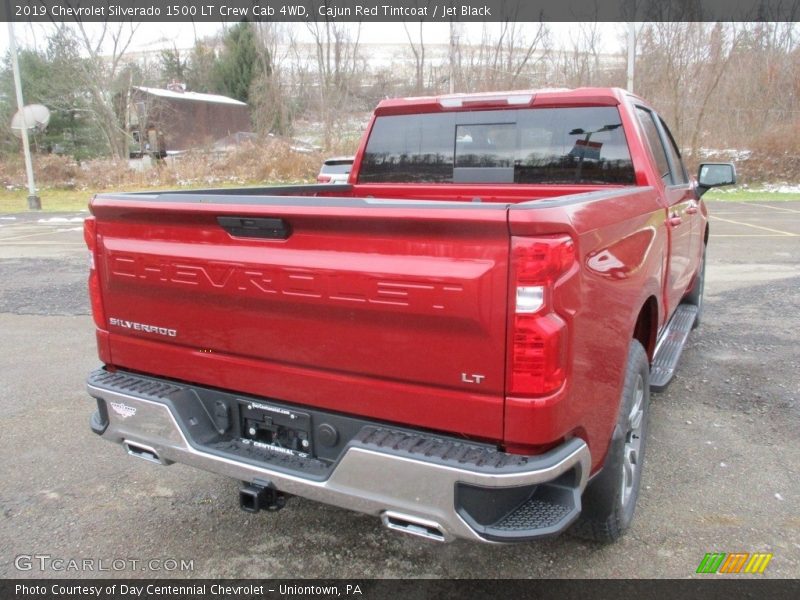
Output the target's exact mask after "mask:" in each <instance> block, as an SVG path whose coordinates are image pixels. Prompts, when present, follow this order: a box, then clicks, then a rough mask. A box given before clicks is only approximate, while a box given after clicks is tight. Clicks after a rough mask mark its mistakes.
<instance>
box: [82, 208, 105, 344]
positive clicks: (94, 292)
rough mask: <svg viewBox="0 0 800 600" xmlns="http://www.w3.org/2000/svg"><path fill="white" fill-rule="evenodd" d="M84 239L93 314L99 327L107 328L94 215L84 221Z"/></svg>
mask: <svg viewBox="0 0 800 600" xmlns="http://www.w3.org/2000/svg"><path fill="white" fill-rule="evenodd" d="M83 239H84V240H85V241H86V247H87V248H88V249H89V300H90V301H91V304H92V316H93V317H94V323H95V325H97V327H98V328H100V329H106V315H105V311H104V310H103V296H102V292H101V290H100V276H99V275H98V273H97V262H98V261H97V221H96V219H95V218H94V217H87V218H86V219H85V220H84V221H83Z"/></svg>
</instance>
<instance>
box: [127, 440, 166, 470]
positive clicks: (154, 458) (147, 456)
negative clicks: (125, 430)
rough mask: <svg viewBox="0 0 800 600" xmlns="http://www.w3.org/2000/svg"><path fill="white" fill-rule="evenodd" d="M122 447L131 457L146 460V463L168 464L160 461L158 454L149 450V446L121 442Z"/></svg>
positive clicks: (153, 450) (153, 449)
mask: <svg viewBox="0 0 800 600" xmlns="http://www.w3.org/2000/svg"><path fill="white" fill-rule="evenodd" d="M122 445H123V446H124V447H125V450H127V451H128V454H130V455H131V456H135V457H136V458H141V459H142V460H146V461H147V462H151V463H155V464H157V465H167V464H169V463H168V462H167V461H165V460H162V459H161V458H160V457H159V456H158V452H156V450H155V448H151V447H150V446H145V445H143V444H137V443H136V442H130V441H128V440H125V441H124V442H122Z"/></svg>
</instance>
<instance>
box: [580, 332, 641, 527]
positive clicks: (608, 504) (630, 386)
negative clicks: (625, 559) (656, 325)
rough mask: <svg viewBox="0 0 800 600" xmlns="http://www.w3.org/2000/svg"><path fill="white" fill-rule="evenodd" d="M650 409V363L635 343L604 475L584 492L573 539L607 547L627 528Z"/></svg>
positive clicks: (633, 503) (601, 473) (636, 492)
mask: <svg viewBox="0 0 800 600" xmlns="http://www.w3.org/2000/svg"><path fill="white" fill-rule="evenodd" d="M649 408H650V364H649V361H648V359H647V353H646V352H645V350H644V348H643V347H642V345H641V343H639V341H637V340H633V341H631V343H630V347H629V349H628V363H627V366H626V370H625V385H624V387H623V390H622V398H621V400H620V411H619V417H618V418H617V425H616V427H615V428H614V435H613V437H612V440H611V446H610V447H609V450H608V456H607V457H606V462H605V465H604V466H603V470H602V471H601V472H600V473H599V474H598V475H597V476H596V477H595V478H594V479H592V481H591V482H590V483H589V485H588V487H587V488H586V491H585V492H584V493H583V498H582V505H583V509H582V510H581V515H580V517H579V518H578V521H577V522H576V523H575V525H573V527H572V530H571V533H572V534H573V535H575V536H577V537H581V538H584V539H588V540H593V541H597V542H604V543H609V542H613V541H616V540H617V539H619V538H620V537H621V536H622V534H623V533H625V531H626V530H627V529H628V528H629V527H630V524H631V521H632V520H633V513H634V510H635V508H636V500H637V498H638V497H639V487H640V485H641V481H642V467H643V465H644V451H645V445H646V436H647V418H648V414H649Z"/></svg>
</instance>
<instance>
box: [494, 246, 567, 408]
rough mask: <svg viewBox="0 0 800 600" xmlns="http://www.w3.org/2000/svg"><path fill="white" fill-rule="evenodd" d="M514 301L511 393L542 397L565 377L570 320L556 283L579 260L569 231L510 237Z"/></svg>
mask: <svg viewBox="0 0 800 600" xmlns="http://www.w3.org/2000/svg"><path fill="white" fill-rule="evenodd" d="M511 259H512V269H513V272H512V277H513V279H512V281H513V286H514V288H513V295H512V298H513V302H514V305H513V307H512V309H513V314H512V317H511V318H512V323H511V327H512V331H511V340H510V342H511V357H510V361H509V364H510V373H509V382H510V383H509V389H508V392H509V394H510V395H512V396H541V395H543V394H549V393H551V392H553V391H555V390H557V389H558V388H559V387H561V386H562V385H563V383H564V380H565V378H566V362H567V324H566V322H565V321H564V319H563V318H562V317H561V316H559V315H558V314H557V313H556V311H555V309H554V307H553V298H552V296H553V287H554V284H555V283H556V282H557V281H558V280H559V279H560V278H561V277H562V276H563V275H564V274H565V273H567V271H569V270H570V268H571V267H572V265H573V264H574V262H575V244H574V243H573V241H572V238H570V237H569V236H567V235H557V236H541V237H536V238H528V237H512V239H511Z"/></svg>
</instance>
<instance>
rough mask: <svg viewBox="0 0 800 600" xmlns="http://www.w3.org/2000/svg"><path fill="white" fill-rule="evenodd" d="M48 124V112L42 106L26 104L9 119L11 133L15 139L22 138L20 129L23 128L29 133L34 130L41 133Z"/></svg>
mask: <svg viewBox="0 0 800 600" xmlns="http://www.w3.org/2000/svg"><path fill="white" fill-rule="evenodd" d="M49 122H50V111H49V110H48V109H47V107H46V106H44V105H42V104H28V105H27V106H23V107H22V109H21V110H18V111H17V112H16V114H15V115H14V116H13V117H11V131H12V133H13V134H14V135H15V136H17V137H22V128H23V127H25V128H26V129H28V130H29V131H30V130H32V129H36V130H37V131H43V130H44V128H45V127H47V124H48V123H49Z"/></svg>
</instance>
